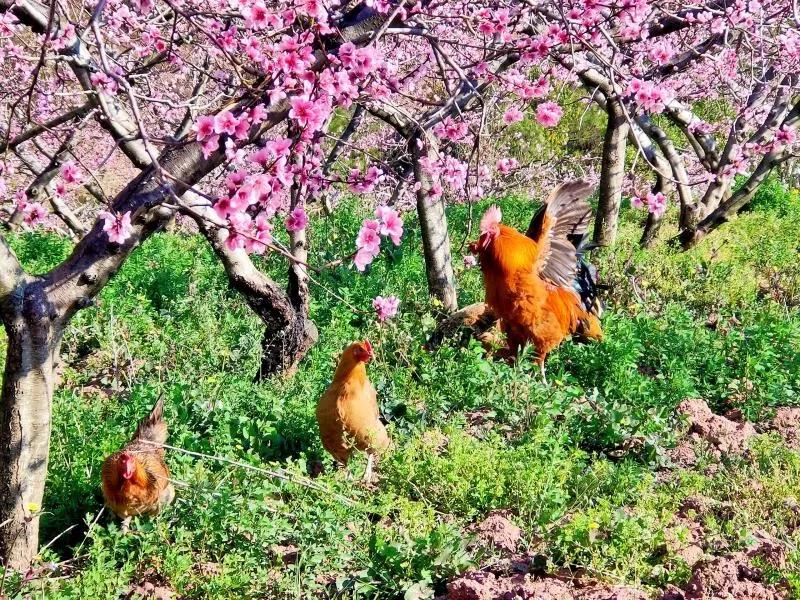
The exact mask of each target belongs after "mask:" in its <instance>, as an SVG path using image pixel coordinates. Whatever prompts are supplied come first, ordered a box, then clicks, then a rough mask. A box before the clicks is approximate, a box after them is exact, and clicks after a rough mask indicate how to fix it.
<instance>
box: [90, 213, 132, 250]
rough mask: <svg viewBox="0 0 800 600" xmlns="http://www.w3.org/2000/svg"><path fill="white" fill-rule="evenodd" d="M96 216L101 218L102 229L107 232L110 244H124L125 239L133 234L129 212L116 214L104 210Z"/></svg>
mask: <svg viewBox="0 0 800 600" xmlns="http://www.w3.org/2000/svg"><path fill="white" fill-rule="evenodd" d="M97 216H98V217H99V218H101V219H103V221H104V224H103V231H105V232H106V233H107V234H108V241H109V242H111V243H112V244H124V243H125V241H126V240H127V239H128V238H129V237H130V236H131V235H132V234H133V225H132V224H131V213H130V212H126V213H124V214H122V215H117V214H114V213H111V212H109V211H107V210H104V211H103V212H101V213H99V214H98V215H97Z"/></svg>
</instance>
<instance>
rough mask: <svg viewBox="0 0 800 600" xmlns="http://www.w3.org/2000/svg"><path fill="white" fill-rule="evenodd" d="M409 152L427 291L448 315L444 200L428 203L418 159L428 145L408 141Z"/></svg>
mask: <svg viewBox="0 0 800 600" xmlns="http://www.w3.org/2000/svg"><path fill="white" fill-rule="evenodd" d="M410 146H411V153H412V156H413V159H414V178H415V179H416V181H417V187H418V189H417V215H418V216H419V225H420V230H421V232H422V248H423V252H424V254H425V271H426V273H427V276H428V290H429V292H430V294H431V296H433V297H434V298H436V299H437V300H439V301H440V302H441V303H442V307H443V309H444V310H445V311H446V312H448V313H451V312H453V311H455V310H458V296H457V294H456V283H455V275H454V274H453V259H452V256H451V254H450V234H449V233H448V231H447V214H446V213H445V210H444V198H443V197H439V198H438V199H436V200H433V201H431V199H430V194H431V190H432V189H433V185H434V182H433V181H432V180H431V177H430V176H429V175H428V174H427V173H426V172H425V170H424V169H423V168H422V164H421V163H420V159H421V158H422V157H424V156H427V154H428V151H429V142H427V141H425V137H424V136H412V137H411V138H410Z"/></svg>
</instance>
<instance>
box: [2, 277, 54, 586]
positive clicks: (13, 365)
mask: <svg viewBox="0 0 800 600" xmlns="http://www.w3.org/2000/svg"><path fill="white" fill-rule="evenodd" d="M2 311H3V313H4V315H3V317H4V319H3V320H4V322H5V329H6V333H7V335H8V348H7V351H6V364H5V373H4V377H3V389H2V396H1V397H0V557H3V558H4V561H5V566H6V567H8V568H11V569H20V570H21V569H25V568H27V567H28V565H29V564H30V560H31V558H32V557H33V556H35V555H36V552H37V551H38V536H39V518H38V514H36V513H38V511H39V510H40V507H41V505H42V498H43V496H44V485H45V479H46V477H47V461H48V457H49V448H50V415H51V403H52V397H53V391H54V386H55V371H54V367H55V364H56V361H57V358H58V351H59V346H60V343H61V333H62V330H63V321H62V319H61V318H60V315H58V314H56V313H54V309H53V307H52V305H51V304H50V302H49V300H48V297H47V293H46V291H45V289H44V287H43V286H42V280H40V279H32V278H28V277H25V278H24V281H21V282H20V283H19V285H18V286H17V287H16V289H14V291H13V292H12V293H11V294H10V295H9V296H6V298H5V299H4V301H3V306H2Z"/></svg>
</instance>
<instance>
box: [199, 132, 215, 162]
mask: <svg viewBox="0 0 800 600" xmlns="http://www.w3.org/2000/svg"><path fill="white" fill-rule="evenodd" d="M200 149H201V150H202V151H203V158H205V159H208V158H209V157H210V156H211V155H212V154H214V152H216V151H217V150H219V136H218V135H212V136H211V137H209V138H206V139H205V140H204V141H203V143H202V144H200Z"/></svg>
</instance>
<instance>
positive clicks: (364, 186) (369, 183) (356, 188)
mask: <svg viewBox="0 0 800 600" xmlns="http://www.w3.org/2000/svg"><path fill="white" fill-rule="evenodd" d="M382 178H383V171H381V170H380V169H379V168H378V167H376V166H374V165H371V166H370V167H369V168H368V169H367V172H366V173H365V174H364V175H362V174H361V171H359V170H358V169H351V170H350V174H349V175H348V177H347V183H348V187H349V188H350V191H352V192H353V193H356V194H364V193H367V192H371V191H372V190H373V189H375V185H376V184H377V183H378V182H379V181H380V180H381V179H382Z"/></svg>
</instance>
